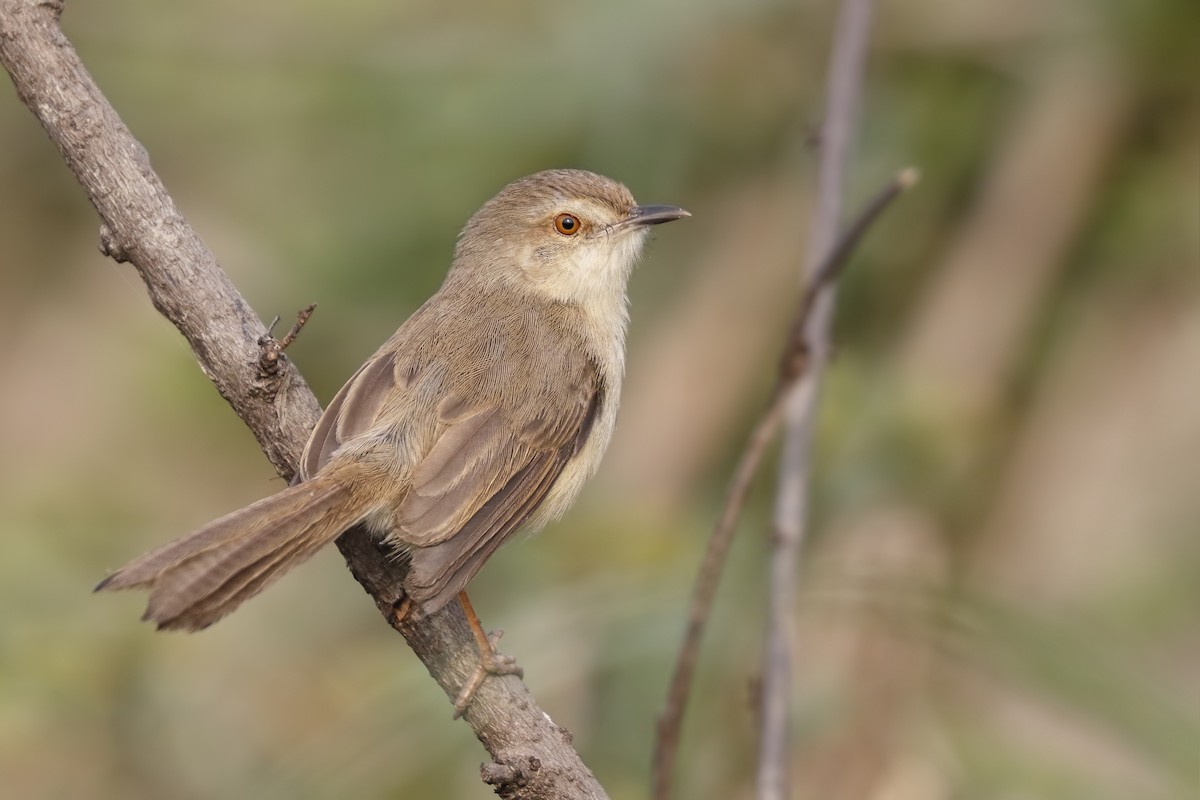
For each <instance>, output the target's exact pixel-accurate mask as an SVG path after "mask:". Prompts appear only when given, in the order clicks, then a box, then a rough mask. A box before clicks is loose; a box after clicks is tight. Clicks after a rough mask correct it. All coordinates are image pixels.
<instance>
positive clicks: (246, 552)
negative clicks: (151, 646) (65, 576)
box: [96, 478, 371, 630]
mask: <svg viewBox="0 0 1200 800" xmlns="http://www.w3.org/2000/svg"><path fill="white" fill-rule="evenodd" d="M370 510H371V509H370V507H368V506H367V505H366V504H365V503H363V502H362V501H357V502H356V499H355V496H354V494H353V493H352V492H351V491H350V490H349V488H347V486H346V485H345V484H344V483H341V482H338V481H334V480H332V479H329V478H315V479H313V480H311V481H307V482H305V483H301V484H298V485H296V486H292V487H290V488H288V489H285V490H283V491H282V492H279V493H278V494H275V495H272V496H271V497H267V498H264V499H263V500H260V501H258V502H257V503H253V504H251V505H249V506H247V507H245V508H243V509H241V510H239V511H235V512H233V513H232V514H228V515H226V516H224V517H222V518H220V519H218V520H216V521H214V522H212V523H210V524H208V525H206V526H205V527H203V528H201V529H200V530H198V531H195V532H193V533H191V534H188V535H187V536H183V537H180V538H179V539H176V540H175V541H173V542H169V543H167V544H165V545H163V546H162V547H159V548H157V549H155V550H152V551H150V552H149V553H146V554H145V555H143V556H141V557H140V558H137V559H135V560H133V561H131V562H130V563H129V564H127V565H126V566H124V567H122V568H121V569H119V570H117V571H116V572H114V573H113V574H112V575H110V576H109V577H108V578H106V579H105V580H104V581H102V582H101V583H100V585H98V586H97V587H96V589H97V591H99V590H102V589H130V588H145V589H149V590H150V601H149V603H148V604H147V607H146V613H145V615H144V616H143V619H146V620H150V621H152V622H155V623H156V624H157V625H158V627H159V628H160V629H161V628H169V629H186V630H200V629H201V628H206V627H208V626H209V625H211V624H213V623H214V622H216V621H217V620H218V619H220V618H221V617H223V616H225V615H226V614H228V613H229V612H231V611H233V610H234V609H235V608H237V607H238V606H239V605H241V603H243V602H244V601H245V600H247V599H249V598H250V597H253V596H254V595H255V594H258V592H260V591H262V590H263V589H264V588H266V587H267V586H268V585H270V584H271V583H272V582H274V581H275V580H276V579H277V578H279V577H280V576H281V575H283V574H284V573H285V572H286V571H287V570H289V569H290V568H292V567H293V566H295V565H297V564H299V563H300V562H302V561H304V560H305V559H307V558H308V557H309V556H311V555H312V554H313V553H315V552H316V551H317V550H318V549H320V548H321V547H322V546H323V545H325V544H327V543H329V542H330V541H332V540H333V539H335V538H337V537H338V535H339V534H341V533H342V531H344V530H346V529H347V528H350V527H351V526H353V525H355V524H356V523H358V522H360V521H361V520H362V518H363V517H365V516H366V514H367V513H368V512H369V511H370Z"/></svg>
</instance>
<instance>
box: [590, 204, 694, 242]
mask: <svg viewBox="0 0 1200 800" xmlns="http://www.w3.org/2000/svg"><path fill="white" fill-rule="evenodd" d="M690 216H691V213H690V212H687V211H684V210H683V209H682V208H680V207H679V206H634V207H633V210H632V211H630V212H629V216H628V217H626V218H625V219H623V220H621V221H620V222H614V223H613V224H612V225H608V226H606V227H604V228H602V229H601V230H600V231H598V232H597V235H605V236H607V235H608V234H612V233H616V232H617V231H624V230H629V229H631V228H643V227H646V226H647V225H661V224H662V223H664V222H670V221H671V220H675V219H683V218H684V217H690Z"/></svg>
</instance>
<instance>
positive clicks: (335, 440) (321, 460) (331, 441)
mask: <svg viewBox="0 0 1200 800" xmlns="http://www.w3.org/2000/svg"><path fill="white" fill-rule="evenodd" d="M395 386H396V352H395V350H381V351H380V353H378V354H376V357H375V358H372V359H371V360H370V361H368V362H367V363H365V364H363V365H362V366H361V367H359V369H358V372H356V373H354V375H352V376H351V377H350V380H348V381H346V385H345V386H343V387H342V388H341V390H340V391H338V393H337V395H335V396H334V398H333V401H332V402H331V403H330V404H329V407H328V408H326V409H325V413H324V414H322V415H321V418H320V419H319V420H317V425H316V427H315V428H313V432H312V434H311V435H309V437H308V444H307V445H306V446H305V448H304V457H303V458H301V460H300V472H299V473H298V474H297V480H307V479H308V478H311V477H312V476H313V475H315V474H316V473H317V470H319V469H320V468H321V467H323V466H325V464H326V462H328V461H329V457H330V456H331V455H333V453H334V451H335V450H337V449H338V447H340V446H341V444H342V443H343V442H345V441H346V440H348V439H351V438H353V437H354V436H356V435H358V434H360V433H362V432H363V431H365V430H366V429H367V428H369V427H371V425H372V424H373V423H374V422H375V417H376V416H377V415H378V414H379V410H380V408H382V406H383V401H384V400H385V399H386V398H387V396H388V393H389V392H391V391H392V389H393V388H395Z"/></svg>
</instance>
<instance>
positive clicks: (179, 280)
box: [0, 0, 607, 800]
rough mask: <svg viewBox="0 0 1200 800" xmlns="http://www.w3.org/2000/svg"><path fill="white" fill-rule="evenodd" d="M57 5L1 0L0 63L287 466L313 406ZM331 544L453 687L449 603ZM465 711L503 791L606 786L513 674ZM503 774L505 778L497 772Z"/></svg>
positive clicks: (113, 238)
mask: <svg viewBox="0 0 1200 800" xmlns="http://www.w3.org/2000/svg"><path fill="white" fill-rule="evenodd" d="M61 13H62V3H61V1H60V0H0V63H2V64H3V65H4V68H5V69H6V70H7V71H8V74H9V76H10V77H11V78H12V82H13V86H14V87H15V89H16V91H17V96H18V97H19V98H20V99H21V101H22V102H23V103H24V104H25V105H26V106H28V108H29V109H30V111H31V112H33V114H34V115H35V116H36V117H37V118H38V120H39V121H40V122H41V124H42V127H43V128H45V130H46V132H47V134H49V136H50V138H51V140H52V141H53V142H54V143H55V144H56V145H57V146H58V148H59V151H60V152H61V153H62V156H63V159H64V161H66V163H67V166H68V167H69V168H70V169H71V171H72V172H73V173H74V174H75V176H76V178H77V179H78V180H79V182H80V184H81V185H82V186H83V188H84V191H85V192H86V193H87V196H88V199H89V200H90V201H91V203H92V205H93V206H94V207H95V208H96V211H97V212H98V213H99V215H100V219H101V250H102V252H104V254H105V255H107V256H109V257H111V258H113V259H115V260H116V261H118V262H129V263H130V264H132V265H133V267H134V268H135V269H136V270H137V272H138V274H139V275H140V277H141V278H142V280H143V281H144V283H145V284H146V288H147V291H148V293H149V295H150V300H151V302H152V303H153V304H154V307H155V308H156V309H158V311H159V312H160V313H162V314H163V316H165V317H166V318H167V319H169V320H170V321H171V322H172V323H173V324H174V325H175V327H176V328H178V329H179V331H180V333H182V334H183V335H184V337H185V338H186V339H187V341H188V344H189V345H190V346H191V348H192V352H193V353H194V355H195V357H196V360H197V362H198V363H199V364H200V368H201V369H202V370H203V371H204V373H205V375H207V376H208V377H209V378H210V379H211V380H212V382H213V383H214V384H215V385H216V387H217V389H218V391H220V393H221V395H222V397H224V398H225V399H226V400H227V401H228V402H229V404H230V406H232V408H233V410H234V411H235V412H236V413H237V415H238V416H239V417H241V419H242V420H243V421H244V422H245V423H246V425H247V427H249V428H250V430H251V431H252V432H253V433H254V436H255V437H256V438H257V439H258V442H259V444H260V446H261V447H262V448H263V451H264V452H265V453H266V454H267V457H268V458H269V459H270V461H271V464H272V465H273V466H274V467H275V468H276V470H277V471H278V472H279V473H280V475H282V476H283V477H285V478H287V477H290V476H291V475H292V473H293V472H294V470H295V467H296V464H298V463H299V460H300V455H301V453H302V452H303V449H304V444H305V442H306V440H307V439H308V434H309V431H310V430H311V429H312V426H313V425H314V424H315V422H316V420H317V417H318V415H319V414H320V406H319V405H318V403H317V400H316V398H315V397H313V394H312V392H311V391H310V390H309V388H308V386H307V385H306V384H305V383H304V379H303V378H302V377H301V376H300V373H299V372H298V371H297V370H296V368H295V366H294V365H293V364H291V363H290V362H289V361H288V360H287V359H282V358H280V359H277V360H276V362H275V366H276V367H277V369H276V370H274V372H273V373H267V374H264V371H263V370H260V366H259V357H260V350H261V345H260V344H259V340H260V338H261V337H262V336H263V335H264V334H265V333H266V329H265V328H263V325H262V323H261V322H260V321H259V318H258V316H257V315H256V314H255V313H254V312H253V310H252V309H251V308H250V306H249V305H248V304H247V303H246V301H245V299H244V298H243V297H242V296H241V294H240V293H239V292H238V291H237V289H236V287H234V285H233V284H232V282H231V281H230V280H229V278H228V276H226V275H225V273H224V272H223V271H222V270H221V267H220V265H218V264H217V261H216V258H215V257H214V256H213V254H212V252H211V251H209V250H208V248H207V247H206V246H205V245H204V243H203V242H202V241H201V240H200V237H199V236H198V235H197V234H196V232H195V230H193V229H192V227H191V226H190V225H188V223H187V221H186V220H184V218H183V216H182V215H181V214H180V213H179V211H178V210H177V209H176V207H175V204H174V201H173V200H172V199H171V197H170V195H169V194H168V193H167V191H166V188H165V187H164V186H163V184H162V181H161V180H160V179H159V177H158V175H156V174H155V172H154V170H153V169H152V168H151V166H150V159H149V156H148V155H147V153H146V151H145V149H144V148H143V147H142V146H141V144H140V143H138V141H137V140H136V139H134V138H133V135H132V134H131V133H130V132H129V129H128V128H127V127H126V126H125V124H124V123H123V122H122V121H121V118H120V117H119V116H118V114H117V112H116V111H115V110H114V109H113V107H112V105H111V104H109V102H108V100H107V99H106V98H105V97H104V95H103V94H102V93H101V92H100V89H99V87H98V86H97V85H96V83H95V81H94V80H93V79H92V77H91V75H90V74H88V71H87V69H86V68H85V67H84V65H83V63H82V62H81V61H80V59H79V56H78V54H77V53H76V51H75V49H74V47H73V46H72V45H71V42H70V41H69V40H68V39H67V37H66V36H65V35H64V34H63V32H62V30H61V28H60V27H59V16H60V15H61ZM294 330H296V329H294ZM286 339H287V337H285V341H286ZM337 544H338V548H339V549H340V550H341V551H342V554H343V555H344V556H345V558H346V563H347V565H348V566H349V568H350V570H351V572H352V573H353V574H354V577H355V578H356V579H357V580H358V581H359V583H361V584H362V586H363V588H365V589H366V590H367V592H368V593H369V594H370V595H371V597H372V598H373V599H374V601H375V604H376V606H377V608H378V609H379V610H380V612H382V613H383V615H384V617H385V618H386V619H388V620H389V622H391V623H392V624H393V627H395V628H396V629H397V630H399V631H400V633H401V634H403V635H404V637H405V639H406V640H407V641H408V643H409V646H410V647H411V648H412V649H413V652H414V653H416V655H417V656H418V657H419V658H420V659H421V661H422V662H423V663H424V664H425V666H426V667H427V668H428V669H429V673H430V675H431V676H432V677H433V678H434V680H436V681H437V683H438V685H439V686H441V688H442V690H443V691H444V692H446V694H447V696H449V697H454V696H456V695H457V694H458V690H459V688H460V686H461V685H462V683H463V681H465V680H466V679H467V677H468V676H469V675H471V674H472V672H473V671H474V669H473V668H474V666H475V663H476V660H477V656H476V650H475V640H474V637H473V636H472V634H471V632H470V630H469V627H468V625H467V621H466V618H465V617H464V616H463V614H462V611H461V608H460V607H459V605H458V604H457V603H450V604H448V605H447V606H446V607H445V608H444V609H442V610H441V611H439V612H438V613H437V614H434V615H432V616H429V617H423V618H422V619H421V620H420V621H414V622H411V623H406V624H404V625H399V624H398V623H396V621H395V618H394V614H393V611H394V608H395V606H396V604H397V603H399V602H400V601H401V599H402V597H403V592H402V579H403V577H404V573H403V570H402V569H400V568H399V565H398V564H397V562H396V560H395V559H394V558H392V557H391V555H390V553H389V552H388V551H386V550H383V549H381V548H380V547H379V546H377V545H376V543H375V542H374V541H373V540H372V539H371V538H370V537H369V536H368V535H367V534H366V532H365V531H362V530H358V529H352V530H350V531H347V532H346V533H345V534H343V535H342V537H341V538H340V539H338V542H337ZM466 721H467V723H468V724H469V725H470V726H471V728H472V729H473V730H474V732H475V735H476V737H477V738H478V739H479V740H480V742H482V743H483V745H484V746H485V747H486V748H487V750H488V752H489V753H491V755H492V758H493V759H494V761H495V762H496V764H498V765H499V768H498V769H496V770H494V771H492V772H490V773H489V775H488V776H487V777H488V778H489V782H490V783H493V785H495V786H496V791H497V792H498V793H500V794H502V795H503V796H504V797H508V798H514V799H519V800H560V799H561V798H575V799H576V800H603V798H606V797H607V795H606V794H605V792H604V789H603V788H602V787H601V786H600V784H599V782H597V781H596V779H595V777H594V776H593V775H592V773H591V771H590V770H588V768H587V766H586V765H584V763H583V762H582V760H580V758H579V754H578V753H576V752H575V750H574V748H572V747H571V745H570V737H569V735H568V734H567V733H566V732H565V731H564V730H563V729H561V728H559V727H558V726H557V725H555V724H554V722H553V721H551V719H550V717H549V716H548V715H546V713H545V712H544V711H542V709H541V708H540V707H539V706H538V705H537V702H536V701H535V700H534V698H533V696H532V695H531V694H530V692H529V689H528V688H527V687H526V686H525V684H524V683H522V682H521V680H520V679H519V678H517V677H516V676H512V675H509V676H505V677H503V678H498V679H494V680H489V681H486V682H485V683H484V685H483V686H481V687H480V690H479V692H478V694H476V696H475V699H474V701H473V703H472V705H471V708H470V710H469V711H468V712H467V714H466ZM506 768H511V769H506ZM509 776H511V777H512V782H506V779H507V778H508V777H509Z"/></svg>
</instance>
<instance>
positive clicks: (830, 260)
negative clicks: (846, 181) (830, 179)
mask: <svg viewBox="0 0 1200 800" xmlns="http://www.w3.org/2000/svg"><path fill="white" fill-rule="evenodd" d="M916 181H917V172H916V170H915V169H911V168H909V169H906V170H903V171H902V172H900V173H899V174H898V175H897V176H896V177H895V178H894V179H892V181H891V182H890V183H888V185H887V186H885V187H884V188H883V189H882V190H881V191H880V192H879V193H878V194H877V195H876V196H875V197H874V199H872V200H871V202H870V203H868V204H867V206H866V207H865V208H864V209H863V210H862V212H861V213H860V214H859V215H858V216H857V217H856V218H855V220H854V222H853V224H851V225H850V226H849V227H848V228H847V229H846V231H845V233H843V234H842V236H841V237H840V238H839V239H838V241H837V243H836V244H835V245H834V247H833V249H832V250H831V251H830V252H829V254H828V255H827V256H826V258H825V261H824V262H823V263H821V264H820V265H818V267H817V269H816V270H814V272H813V274H812V278H811V281H810V282H809V284H808V285H807V286H806V287H805V288H804V292H803V293H802V294H801V295H800V302H799V303H798V304H797V307H796V312H795V315H794V316H793V318H792V322H791V325H790V327H789V332H788V338H787V341H786V342H785V344H784V352H783V357H782V358H781V359H780V362H779V374H778V377H777V378H776V382H775V388H774V390H773V391H772V393H771V399H770V402H769V403H768V404H767V408H766V410H765V411H763V413H762V415H761V416H760V417H759V418H758V421H757V422H756V423H755V424H754V428H753V429H752V430H751V432H750V436H749V437H748V438H747V440H746V444H745V446H744V447H743V448H742V454H741V456H740V457H739V458H738V462H737V466H736V467H735V468H734V471H733V480H732V481H731V484H730V488H729V494H728V496H727V497H726V499H725V506H724V507H723V508H722V510H721V516H720V518H719V519H718V522H717V524H716V527H715V528H714V529H713V532H712V535H711V536H710V537H709V539H708V545H707V547H706V548H705V551H704V558H703V560H702V561H701V563H700V571H699V573H698V574H697V576H696V585H695V588H694V589H693V590H692V601H691V605H690V606H689V608H688V620H687V627H686V629H685V630H684V635H683V643H682V644H681V645H680V648H679V654H678V656H677V657H676V659H675V670H674V672H673V673H672V675H671V684H670V687H669V688H668V690H667V703H666V706H665V708H664V709H663V713H662V715H661V716H660V717H659V720H658V731H657V737H656V739H655V743H654V760H653V794H652V797H654V798H655V800H667V798H669V797H670V796H671V789H672V783H673V775H674V773H675V762H676V757H677V755H678V752H679V737H680V731H681V729H682V727H683V715H684V712H685V711H686V710H687V703H688V698H689V696H690V694H691V689H692V678H693V677H694V675H695V671H696V662H697V660H698V659H699V657H700V643H701V640H702V639H703V638H704V630H705V628H706V627H707V625H708V620H709V618H710V617H711V615H712V604H713V600H714V599H715V597H716V593H717V585H718V584H719V583H720V580H721V572H722V571H723V570H724V567H725V562H726V559H727V557H728V555H729V547H730V545H731V544H732V543H733V537H734V534H735V533H737V524H738V520H739V519H740V518H741V515H742V510H743V509H744V508H745V507H746V500H747V499H748V498H749V496H750V489H751V488H752V487H753V485H754V479H755V478H756V477H757V476H758V471H759V469H760V468H761V467H762V462H763V458H764V457H765V456H766V453H767V448H768V447H770V445H771V442H772V441H774V439H775V434H776V433H777V432H778V430H779V425H780V423H781V422H782V420H783V412H784V409H785V408H786V406H787V402H788V399H789V398H790V397H791V392H792V390H793V389H794V388H795V387H796V385H797V383H798V382H799V381H800V380H801V379H802V378H803V377H804V375H805V374H806V372H807V370H808V367H809V365H810V363H811V360H810V357H809V347H808V341H807V338H806V330H807V323H808V321H809V318H810V317H811V316H812V311H813V308H814V307H815V305H816V301H817V298H818V297H820V296H821V293H822V292H823V291H824V290H825V289H826V288H827V287H828V286H831V285H833V284H834V283H836V282H837V280H838V278H839V277H840V276H841V273H842V270H844V269H845V267H846V264H847V262H848V261H849V260H850V255H851V254H852V253H853V252H854V249H855V248H856V247H857V246H858V243H859V242H860V241H861V240H862V237H863V236H864V235H866V232H867V230H869V229H870V227H871V225H872V224H873V223H874V222H875V220H876V219H878V218H879V215H880V214H882V213H883V211H884V209H886V208H887V207H888V206H889V205H891V202H892V201H893V200H895V199H896V198H897V197H899V195H900V193H901V192H903V191H904V190H905V189H908V188H909V187H911V186H912V185H913V184H914V183H916Z"/></svg>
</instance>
